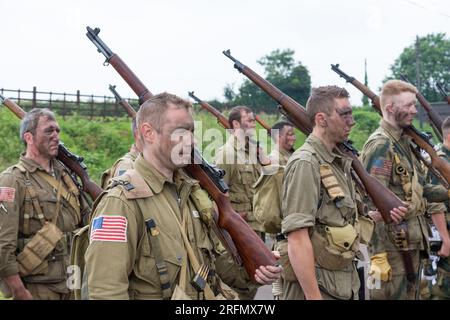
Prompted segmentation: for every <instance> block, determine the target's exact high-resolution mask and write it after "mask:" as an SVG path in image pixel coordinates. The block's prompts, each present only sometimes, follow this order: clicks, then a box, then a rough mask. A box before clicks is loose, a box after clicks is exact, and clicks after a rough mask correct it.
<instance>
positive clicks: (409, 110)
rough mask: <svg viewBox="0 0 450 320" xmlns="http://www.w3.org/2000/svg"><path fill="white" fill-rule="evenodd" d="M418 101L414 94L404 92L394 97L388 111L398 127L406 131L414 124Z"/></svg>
mask: <svg viewBox="0 0 450 320" xmlns="http://www.w3.org/2000/svg"><path fill="white" fill-rule="evenodd" d="M416 101H417V100H416V95H415V94H414V93H412V92H402V93H400V94H398V95H395V96H393V97H392V102H391V104H390V105H388V106H386V109H387V110H388V111H390V112H391V113H392V115H393V117H394V120H395V123H396V124H397V126H398V127H400V128H402V129H405V128H407V127H409V126H410V125H411V124H412V122H413V120H414V117H415V116H416V114H417V109H416Z"/></svg>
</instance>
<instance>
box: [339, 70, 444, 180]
mask: <svg viewBox="0 0 450 320" xmlns="http://www.w3.org/2000/svg"><path fill="white" fill-rule="evenodd" d="M331 69H332V70H333V71H334V72H336V73H337V74H339V75H340V76H341V77H342V78H344V79H345V80H346V81H347V82H350V83H351V84H352V85H353V86H355V87H356V88H357V89H358V90H359V91H361V92H362V93H363V94H364V95H365V96H366V97H368V98H369V99H370V100H371V101H372V107H373V108H374V109H375V110H376V111H377V112H378V113H379V114H380V115H381V105H380V98H379V97H378V96H377V95H376V94H375V93H374V92H372V91H371V90H370V89H369V88H368V87H366V86H365V85H364V84H362V83H361V82H359V81H358V80H356V79H355V78H353V77H350V76H349V75H347V74H346V73H345V72H344V71H342V70H341V69H339V65H338V64H336V65H331ZM404 132H405V133H406V134H407V135H409V136H410V137H411V138H412V140H413V142H414V143H415V144H416V145H417V146H418V147H419V148H420V149H422V150H425V151H426V152H427V153H428V154H429V155H430V159H431V165H430V164H429V163H428V161H426V160H425V159H423V157H422V156H421V155H420V153H419V152H417V151H415V154H416V156H417V157H418V158H419V159H421V160H422V162H423V163H425V164H426V165H427V166H428V168H430V170H431V171H432V172H433V174H435V175H436V176H437V177H438V178H440V180H441V181H442V183H443V185H444V187H445V188H447V189H448V187H449V184H450V164H449V163H448V162H447V161H445V160H444V159H442V158H440V157H439V156H438V154H437V153H436V150H435V149H434V147H433V144H432V143H431V142H430V141H429V139H428V136H426V135H425V134H424V133H422V132H420V131H419V130H417V129H416V128H415V127H414V126H409V127H408V128H406V129H404ZM412 150H413V151H414V150H415V149H414V148H413V149H412Z"/></svg>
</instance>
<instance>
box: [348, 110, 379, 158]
mask: <svg viewBox="0 0 450 320" xmlns="http://www.w3.org/2000/svg"><path fill="white" fill-rule="evenodd" d="M353 117H354V119H355V122H356V123H355V125H354V127H353V128H352V131H351V133H350V140H352V141H353V145H354V146H355V148H356V149H358V150H361V149H362V147H363V146H364V143H365V142H366V140H367V138H368V137H369V136H370V135H371V134H372V132H374V131H375V130H376V129H377V128H378V125H379V123H380V120H381V117H380V115H379V114H378V113H377V112H376V111H374V110H373V108H371V107H364V108H358V109H355V110H354V111H353Z"/></svg>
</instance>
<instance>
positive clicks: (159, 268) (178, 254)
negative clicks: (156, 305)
mask: <svg viewBox="0 0 450 320" xmlns="http://www.w3.org/2000/svg"><path fill="white" fill-rule="evenodd" d="M149 237H151V235H149V234H145V235H144V237H143V239H142V242H141V246H140V250H139V256H138V261H137V265H136V268H135V270H134V273H135V275H136V277H137V278H139V279H141V280H143V281H145V282H147V283H149V284H150V285H151V286H152V287H154V288H156V290H158V289H159V290H161V285H162V281H167V280H168V281H169V283H170V286H171V287H172V288H173V287H174V284H175V283H176V282H177V278H178V276H179V273H180V270H181V266H182V264H183V263H186V262H185V261H184V260H185V256H184V255H183V254H184V252H183V251H182V250H181V246H180V245H179V244H177V243H176V241H175V239H173V238H171V237H168V236H163V235H162V234H161V233H160V235H158V236H156V237H154V238H157V239H153V240H152V241H153V243H155V240H156V243H157V245H155V244H154V247H152V246H151V243H152V242H151V241H150V238H149ZM181 245H182V243H181ZM156 246H158V247H159V248H157V247H156ZM159 290H158V291H159Z"/></svg>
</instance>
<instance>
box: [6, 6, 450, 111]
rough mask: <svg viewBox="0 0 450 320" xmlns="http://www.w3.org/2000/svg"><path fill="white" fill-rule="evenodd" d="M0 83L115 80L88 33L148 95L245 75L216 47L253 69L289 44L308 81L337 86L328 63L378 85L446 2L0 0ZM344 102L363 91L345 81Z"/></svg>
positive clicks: (127, 92)
mask: <svg viewBox="0 0 450 320" xmlns="http://www.w3.org/2000/svg"><path fill="white" fill-rule="evenodd" d="M0 14H1V20H0V30H1V33H0V34H1V38H0V44H1V46H0V88H7V89H18V88H20V89H22V90H31V88H32V87H33V86H37V88H38V90H40V91H53V92H67V93H75V92H76V90H77V89H79V90H81V93H84V94H96V95H110V92H109V90H108V84H116V85H117V89H118V91H119V93H120V94H121V95H122V96H124V97H131V98H134V97H135V95H134V94H133V92H132V91H131V89H129V87H128V86H127V84H126V83H125V82H124V81H123V80H122V79H121V78H120V76H119V75H118V74H117V73H116V72H115V71H114V69H113V68H112V67H111V66H109V67H104V66H103V65H102V63H103V61H104V59H103V56H102V55H101V54H100V53H98V52H96V48H95V47H94V45H93V44H92V43H91V42H90V41H89V40H88V38H87V37H86V35H85V34H86V26H90V27H92V28H94V27H99V28H100V29H101V32H100V37H101V38H102V39H103V41H105V43H106V44H107V45H108V46H109V47H110V49H111V50H112V51H113V52H115V53H117V54H118V55H119V56H120V57H121V58H122V59H123V60H124V61H125V62H126V63H127V64H128V66H129V67H130V68H131V69H132V70H133V71H134V72H135V73H136V74H137V76H138V77H139V78H140V79H141V80H142V81H143V83H144V84H145V85H146V86H147V87H148V88H149V90H150V91H151V92H153V93H158V92H161V91H168V92H172V93H175V94H178V95H181V96H183V97H187V91H190V90H194V91H195V92H196V94H197V95H198V96H199V97H200V98H202V99H206V100H209V99H213V98H217V99H219V100H223V99H224V98H223V88H224V87H225V85H226V84H228V83H232V84H234V86H235V88H237V87H238V86H239V84H240V83H241V82H242V80H243V79H244V76H243V75H241V74H239V73H238V72H237V71H236V70H235V69H234V68H233V64H232V62H231V61H230V60H228V59H227V58H226V57H225V56H224V55H223V54H222V51H223V50H224V49H231V53H232V54H233V55H234V56H235V57H237V58H238V59H239V60H241V62H243V63H244V64H246V65H248V66H249V67H251V68H253V69H254V70H255V71H257V72H260V73H261V74H262V72H263V70H262V68H260V67H259V65H258V64H257V63H256V60H258V59H259V58H261V57H262V56H264V55H266V54H268V53H270V52H271V51H273V50H275V49H287V48H291V49H293V50H295V59H296V60H297V61H301V62H302V63H303V64H304V65H305V66H306V67H307V68H308V70H309V72H310V75H311V79H312V85H313V86H319V85H326V84H336V85H344V81H343V80H342V79H340V78H339V77H338V76H337V75H336V74H335V73H334V72H332V71H331V70H330V64H331V63H340V64H341V67H342V68H343V70H344V71H346V72H347V73H349V74H350V75H353V76H355V77H357V78H358V79H360V80H361V81H362V80H363V79H364V59H365V58H367V63H368V74H369V86H370V87H371V88H372V89H373V90H375V91H377V90H378V88H379V87H380V85H381V81H382V80H383V78H384V77H385V75H387V74H388V72H389V66H390V65H391V64H392V63H393V62H394V60H395V58H397V57H398V56H399V55H400V53H401V52H402V50H403V49H404V48H405V47H406V46H409V45H410V44H412V43H413V42H414V41H415V37H416V35H419V36H424V35H426V34H428V33H437V32H445V33H447V35H448V34H449V33H450V6H449V2H448V0H411V1H410V0H377V1H375V0H359V1H358V0H341V1H333V0H315V1H306V0H277V1H273V0H272V1H269V0H227V1H212V0H210V1H207V0H190V1H189V0H185V1H182V0H164V1H163V0H147V1H145V0H127V1H123V0H122V1H119V0H78V1H65V0H39V1H32V0H14V1H12V0H0ZM347 87H348V88H349V91H350V93H351V95H352V98H351V101H352V103H353V104H360V100H361V95H360V94H359V93H358V92H357V91H356V90H355V89H353V88H352V87H351V86H350V85H347Z"/></svg>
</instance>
